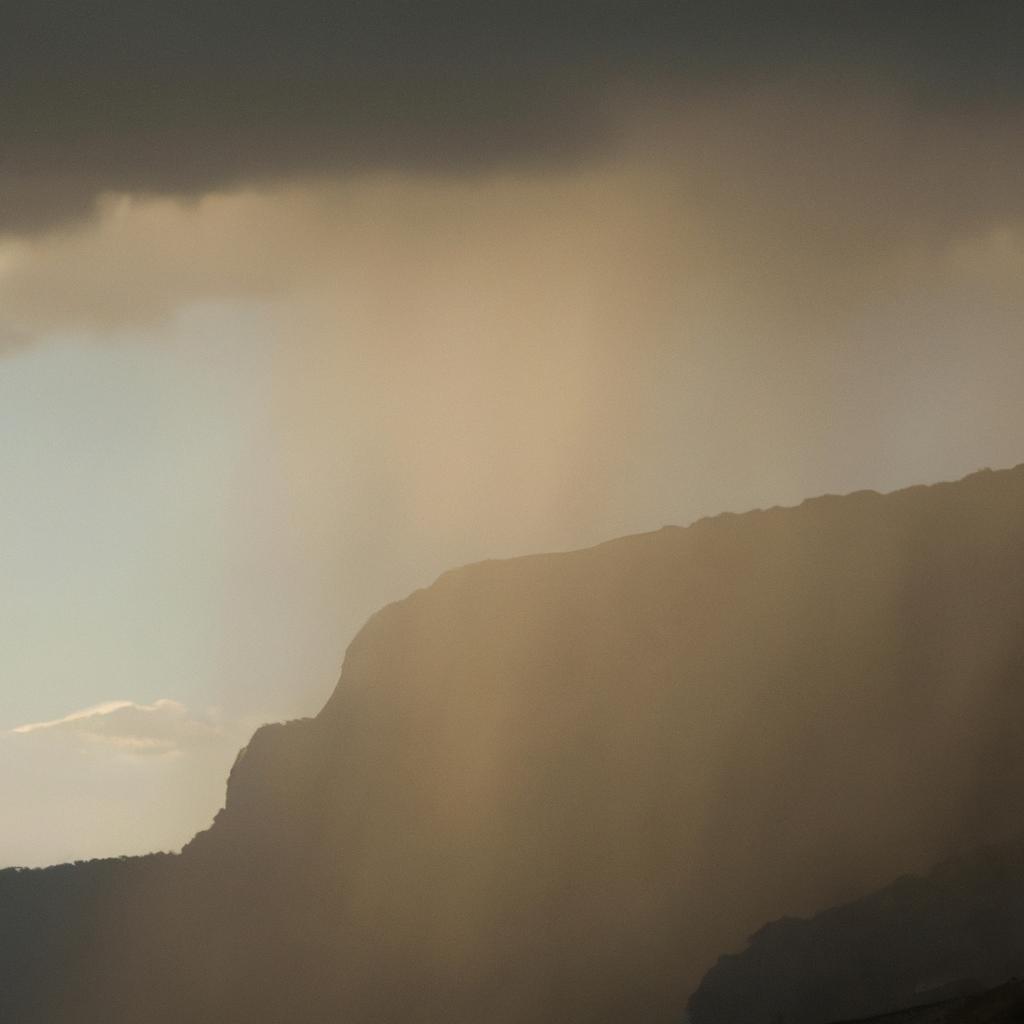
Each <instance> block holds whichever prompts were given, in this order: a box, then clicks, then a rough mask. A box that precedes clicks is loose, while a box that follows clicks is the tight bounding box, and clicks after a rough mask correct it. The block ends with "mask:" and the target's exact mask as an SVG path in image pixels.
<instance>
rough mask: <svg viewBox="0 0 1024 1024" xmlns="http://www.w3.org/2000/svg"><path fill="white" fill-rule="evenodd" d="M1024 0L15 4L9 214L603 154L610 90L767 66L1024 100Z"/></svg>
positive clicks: (763, 73) (743, 77)
mask: <svg viewBox="0 0 1024 1024" xmlns="http://www.w3.org/2000/svg"><path fill="white" fill-rule="evenodd" d="M1022 36H1024V5H1021V4H1020V3H1018V2H1016V0H1003V2H990V3H984V2H977V0H974V2H967V0H960V2H957V3H943V2H940V0H929V2H924V0H905V2H893V0H885V2H873V0H861V2H850V3H840V2H835V3H829V2H823V0H818V2H815V3H803V4H793V3H786V4H770V3H756V4H755V3H727V2H722V0H714V2H711V0H705V2H700V3H685V2H677V3H668V2H656V0H544V2H536V0H535V2H523V0H519V2H512V0H493V2H481V0H475V2H470V0H439V2H435V3H427V2H409V0H404V2H403V0H349V2H345V3H341V2H327V0H293V2H290V3H286V2H278V3H272V2H268V0H257V2H251V3H243V2H239V0H220V2H216V0H178V2H173V0H107V2H103V0H50V2H47V0H34V2H21V3H18V4H6V5H4V10H3V12H2V13H0V82H2V87H0V123H2V132H3V136H2V150H0V228H6V229H13V230H27V229H32V228H36V227H40V226H44V225H46V224H52V223H57V222H60V221H62V220H66V219H69V218H72V217H74V216H76V215H80V214H82V213H84V212H85V211H87V210H88V209H89V208H90V206H91V204H92V202H93V200H94V198H95V196H96V195H98V194H99V193H101V192H104V191H134V192H156V193H168V194H183V195H187V194H199V193H202V192H204V191H207V190H209V189H212V188H217V187H223V186H229V185H232V184H237V183H240V182H259V181H267V180H274V179H280V178H284V177H289V176H294V175H302V174H321V173H328V174H337V173H352V172H356V171H360V170H378V169H389V168H391V169H400V170H405V171H421V170H430V171H434V172H440V173H471V172H473V171H475V170H479V169H480V168H488V167H501V166H505V165H509V164H517V165H538V164H539V165H541V166H544V165H547V164H550V163H559V162H564V161H567V160H576V159H580V158H582V157H585V156H586V155H587V154H590V153H593V152H594V151H595V150H599V149H601V148H602V147H604V146H606V145H607V144H608V143H609V141H610V138H611V134H612V129H611V122H610V120H609V118H608V101H609V99H610V98H613V97H615V96H621V95H623V94H629V95H632V96H640V97H643V96H645V95H648V94H656V95H659V96H669V97H673V98H678V97H680V96H682V97H688V96H691V95H703V94H706V93H707V92H708V91H715V90H719V89H722V88H727V89H731V88H735V87H745V86H748V85H751V84H763V83H765V82H767V81H781V82H784V83H787V84H789V85H792V84H793V82H794V81H796V82H801V81H802V80H803V76H808V78H807V81H808V84H809V85H810V86H811V87H813V85H814V84H815V83H818V82H821V81H823V80H824V81H827V82H830V83H832V85H833V86H834V85H836V84H837V83H838V84H840V85H841V84H842V83H843V82H844V81H845V80H846V79H847V78H850V79H856V80H857V81H858V82H861V80H863V79H866V80H868V81H870V82H874V83H895V84H896V85H898V86H899V87H900V88H901V89H902V90H904V91H905V92H906V93H907V94H908V95H909V96H910V97H911V99H912V101H913V102H915V103H921V104H925V105H929V106H937V107H940V108H948V107H952V108H954V109H956V110H958V111H962V112H964V113H966V114H967V115H970V114H971V113H972V112H978V111H980V112H984V113H986V114H991V113H992V112H994V111H995V112H998V111H999V110H1000V109H1005V108H1006V107H1007V106H1016V105H1017V104H1018V102H1019V100H1020V97H1021V94H1022V73H1021V69H1020V62H1019V61H1018V59H1017V56H1018V55H1017V52H1016V51H1017V42H1018V40H1019V39H1020V38H1021V37H1022Z"/></svg>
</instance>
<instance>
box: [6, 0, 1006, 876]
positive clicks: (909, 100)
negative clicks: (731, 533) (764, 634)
mask: <svg viewBox="0 0 1024 1024" xmlns="http://www.w3.org/2000/svg"><path fill="white" fill-rule="evenodd" d="M118 6H119V5H117V4H105V5H103V7H102V10H100V7H99V5H96V6H93V5H89V4H81V3H76V4H70V3H67V4H65V3H57V4H48V5H45V6H44V5H37V4H29V5H20V7H19V9H18V10H14V8H13V5H11V8H12V9H11V10H9V11H8V10H5V11H4V12H3V14H2V15H0V66H3V67H4V69H5V71H4V74H5V76H6V78H5V85H4V88H3V90H2V93H0V96H2V99H0V116H2V117H3V120H4V124H5V147H4V154H3V161H2V163H0V197H2V198H0V231H2V232H3V233H2V235H0V346H2V348H0V351H2V354H0V480H2V484H3V491H2V503H0V524H2V528H0V680H2V682H0V687H2V689H0V694H2V698H3V699H2V701H0V816H2V817H0V820H2V822H3V824H4V829H3V832H2V833H0V836H2V838H0V864H3V863H44V862H50V861H54V860H59V859H65V858H74V857H84V856H95V855H99V854H108V853H118V852H137V851H141V850H147V849H153V848H173V847H177V846H178V845H180V844H181V843H182V842H183V841H184V840H185V839H187V838H188V836H189V835H190V834H191V833H192V832H193V831H194V830H195V829H196V828H198V827H202V826H204V825H205V824H206V823H207V822H208V821H209V819H210V817H211V816H212V814H213V812H214V811H215V810H216V808H217V807H218V806H219V804H220V801H221V800H222V795H223V780H224V776H225V774H226V771H227V768H228V767H229V766H230V763H231V760H232V758H233V756H234V753H235V751H236V750H237V748H238V747H239V746H240V745H241V744H242V743H244V742H245V739H246V737H247V735H248V733H249V732H251V730H252V728H253V726H254V725H255V724H258V723H259V722H260V721H263V720H266V719H276V718H281V717H288V716H297V715H303V714H312V713H315V712H316V711H317V710H318V709H319V707H320V705H321V704H322V702H323V701H324V699H325V698H326V696H327V695H328V693H329V692H330V690H331V687H332V685H333V682H334V679H335V677H336V675H337V671H338V669H339V667H340V662H341V657H342V654H343V651H344V648H345V645H346V644H347V642H348V640H349V639H350V637H351V635H352V633H353V632H354V630H355V629H356V628H358V626H359V624H360V623H361V622H362V621H363V619H365V617H366V616H367V615H368V614H369V613H371V612H372V611H373V610H374V609H375V608H376V607H377V606H379V605H380V604H381V603H382V602H384V601H386V600H389V599H391V598H394V597H399V596H401V595H402V594H403V593H405V592H406V591H408V590H409V589H410V588H412V587H415V586H421V585H424V584H426V583H428V582H429V581H430V580H431V579H432V578H433V577H434V576H436V575H437V574H438V573H439V572H441V571H442V570H443V569H445V568H447V567H449V566H451V565H453V564H458V563H462V562H466V561H470V560H476V559H479V558H485V557H493V556H505V555H510V554H515V553H521V552H527V551H532V550H538V549H550V548H564V547H572V546H580V545H585V544H589V543H592V542H595V541H598V540H601V539H604V538H607V537H610V536H614V535H617V534H620V533H625V532H630V531H638V530H645V529H651V528H656V527H658V526H661V525H662V524H664V523H669V522H671V523H685V522H689V521H691V520H692V519H694V518H696V517H698V516H700V515H704V514H709V513H714V512H717V511H720V510H723V509H733V510H743V509H747V508H751V507H757V506H766V505H772V504H777V503H794V502H797V501H799V500H800V499H801V498H802V497H805V496H807V495H810V494H815V493H820V492H825V491H833V492H835V491H848V490H853V489H857V488H861V487H873V488H877V489H891V488H894V487H898V486H901V485H905V484H909V483H914V482H920V481H929V480H936V479H941V478H951V477H957V476H960V475H963V474H964V473H966V472H969V471H971V470H973V469H975V468H978V467H980V466H983V465H991V466H1006V465H1012V464H1015V463H1017V462H1020V461H1022V460H1024V412H1022V403H1021V402H1020V398H1019V395H1020V390H1021V382H1022V381H1024V189H1022V187H1021V184H1020V173H1019V168H1020V166H1021V161H1022V158H1024V152H1022V150H1024V142H1022V141H1021V140H1022V139H1024V133H1022V129H1024V102H1022V97H1024V84H1022V72H1021V70H1020V63H1019V61H1018V60H1017V58H1016V55H1015V53H1014V47H1015V41H1016V40H1018V39H1019V38H1020V37H1021V33H1022V31H1024V25H1022V24H1021V19H1022V16H1024V15H1022V8H1021V7H1020V5H1019V4H1016V3H970V4H967V3H958V4H952V3H942V2H940V0H935V2H932V3H928V4H925V3H917V2H906V3H902V4H898V5H897V4H891V3H888V4H878V3H871V2H864V3H858V4H828V5H825V4H803V5H801V4H784V5H767V4H721V3H719V4H715V5H710V4H705V5H702V4H680V3H675V4H671V5H670V4H664V5H659V4H654V3H643V2H642V3H639V4H637V3H635V2H634V3H632V4H628V5H626V4H623V5H618V4H615V3H609V2H603V3H601V2H597V0H580V2H576V3H572V4H570V3H561V4H560V3H551V2H550V0H549V2H548V3H546V4H543V5H540V4H538V5H530V4H523V3H517V4H515V5H512V4H502V3H499V4H492V5H483V4H470V3H461V2H457V0H448V2H446V3H443V4H440V5H431V6H430V7H429V12H430V13H429V14H428V13H426V12H427V11H428V8H427V7H426V6H423V7H422V8H414V9H407V8H405V7H402V8H399V6H398V5H396V4H389V3H386V4H381V3H380V2H374V3H370V2H369V0H366V2H365V3H356V4H349V5H335V4H319V3H315V2H312V0H306V2H303V3H299V4H291V5H287V6H285V5H280V6H278V5H272V4H269V3H261V4H247V5H244V7H243V5H240V4H235V3H224V4H220V5H216V7H215V8H212V7H211V6H210V5H206V4H198V3H196V4H188V3H185V4H175V5H170V4H164V3H161V2H159V0H154V2H153V3H150V4H145V5H140V4H138V3H135V2H134V0H133V3H131V4H128V3H127V2H125V3H124V4H123V8H124V9H123V10H118V9H117V8H118ZM897 12H898V13H897ZM112 26H113V27H116V31H113V30H112ZM81 712H88V713H87V714H81ZM26 726H38V727H36V728H28V729H26V728H25V727H26Z"/></svg>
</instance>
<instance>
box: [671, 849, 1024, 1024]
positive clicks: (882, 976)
mask: <svg viewBox="0 0 1024 1024" xmlns="http://www.w3.org/2000/svg"><path fill="white" fill-rule="evenodd" d="M1011 977H1024V841H1018V842H1014V843H1008V844H1005V845H1002V846H997V847H987V848H984V849H982V850H978V851H975V852H973V853H972V854H970V855H969V856H965V857H958V858H954V859H951V860H948V861H946V862H944V863H943V864H941V865H939V866H938V867H937V868H935V869H933V870H932V871H931V872H929V873H928V874H927V875H925V876H905V877H903V878H900V879H898V880H897V881H895V882H893V883H891V884H890V885H888V886H886V887H885V888H883V889H881V890H879V891H878V892H875V893H872V894H870V895H868V896H865V897H863V898H862V899H859V900H856V901H854V902H852V903H850V904H847V905H845V906H841V907H836V908H833V909H829V910H827V911H824V912H822V913H820V914H817V915H815V916H814V917H813V918H811V919H809V920H798V919H792V918H787V919H783V920H780V921H775V922H773V923H772V924H769V925H767V926H765V927H764V928H762V929H761V930H760V931H758V932H757V934H756V935H754V936H753V938H752V939H751V941H750V945H749V946H748V948H747V949H746V950H745V951H744V952H743V953H742V954H740V955H738V956H725V957H722V958H721V959H720V960H719V962H718V963H717V964H716V966H715V967H714V968H713V969H712V970H711V971H710V972H709V973H708V974H707V976H706V977H705V978H704V980H703V981H702V982H701V985H700V987H699V988H698V989H697V991H696V992H695V993H694V995H693V998H692V999H691V1001H690V1007H689V1011H690V1019H691V1021H692V1024H734V1022H736V1021H743V1022H744V1024H761V1022H763V1024H775V1022H777V1021H780V1020H781V1021H785V1022H786V1024H821V1021H823V1020H838V1019H840V1018H842V1019H844V1020H847V1019H853V1018H858V1019H861V1018H867V1017H868V1016H869V1015H871V1014H882V1013H884V1012H885V1011H887V1010H891V1009H892V1008H893V1007H898V1006H913V1005H915V1004H922V1003H923V1004H929V1005H932V1004H937V1003H940V1001H942V1000H943V999H944V998H950V997H953V996H956V995H957V994H958V993H969V992H978V991H982V990H985V989H988V988H993V987H996V986H1000V985H1001V983H1004V982H1005V981H1006V979H1007V978H1011ZM1011 989H1016V1000H1015V1005H1016V1006H1017V1008H1018V1009H1019V1010H1021V1016H1019V1017H1018V1018H1016V1019H1018V1020H1024V986H1022V985H1020V984H1017V985H1016V986H1011ZM1000 991H1002V992H1003V994H1004V995H1005V994H1006V993H1007V992H1009V991H1010V989H1000ZM968 1002H970V1000H968V999H967V998H966V996H965V997H963V998H960V999H959V1000H957V999H953V1000H952V1001H951V1002H944V1003H942V1005H943V1006H944V1007H945V1009H944V1011H943V1012H947V1011H949V1012H951V1011H952V1009H954V1008H956V1009H957V1012H958V1013H959V1012H961V1010H962V1009H963V1006H965V1005H967V1003H968ZM982 1002H986V1001H984V1000H983V1001H982ZM997 1002H998V1000H997ZM920 1012H922V1013H923V1012H924V1011H923V1010H922V1011H920ZM886 1019H889V1018H886ZM900 1019H901V1020H902V1019H903V1018H902V1017H900ZM955 1019H959V1018H955ZM967 1019H970V1018H967ZM1007 1019H1008V1018H1007ZM907 1020H916V1018H915V1017H913V1016H908V1017H907Z"/></svg>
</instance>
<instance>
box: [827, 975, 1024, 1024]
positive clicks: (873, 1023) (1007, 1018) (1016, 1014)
mask: <svg viewBox="0 0 1024 1024" xmlns="http://www.w3.org/2000/svg"><path fill="white" fill-rule="evenodd" d="M1022 1021H1024V982H1020V981H1010V982H1006V983H1005V984H1003V985H999V986H997V987H996V988H994V989H990V990H988V991H985V992H977V993H973V994H971V995H964V996H957V997H954V998H952V999H945V1000H943V1001H942V1002H939V1003H928V1004H925V1005H918V1006H913V1007H909V1008H907V1009H905V1010H897V1011H895V1012H893V1013H886V1014H883V1015H882V1016H880V1017H871V1018H862V1019H861V1020H857V1021H840V1022H837V1024H1021V1022H1022Z"/></svg>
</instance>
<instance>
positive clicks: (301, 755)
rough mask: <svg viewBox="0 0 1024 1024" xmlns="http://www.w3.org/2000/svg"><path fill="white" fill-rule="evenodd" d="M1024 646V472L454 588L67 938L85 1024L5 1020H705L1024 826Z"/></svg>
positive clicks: (246, 760)
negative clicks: (756, 973) (949, 862)
mask: <svg viewBox="0 0 1024 1024" xmlns="http://www.w3.org/2000/svg"><path fill="white" fill-rule="evenodd" d="M1022 623H1024V468H1018V469H1017V470H1012V471H1006V472H1001V473H990V472H985V473H981V474H976V475H975V476H972V477H969V478H968V479H967V480H965V481H962V482H960V483H958V484H949V485H938V486H935V487H930V488H913V489H910V490H908V491H903V492H899V493H896V494H893V495H888V496H879V495H877V494H874V493H859V494H854V495H850V496H847V497H843V498H832V497H828V498H819V499H815V500H812V501H809V502H805V503H804V504H803V505H802V506H800V507H799V508H795V509H785V510H783V509H777V510H769V511H764V512H755V513H750V514H747V515H743V516H722V517H718V518H716V519H713V520H706V521H702V522H700V523H697V524H695V525H694V526H692V527H689V528H687V529H676V528H669V529H665V530H662V531H659V532H657V533H653V534H647V535H642V536H636V537H629V538H624V539H622V540H618V541H614V542H611V543H609V544H605V545H602V546H600V547H597V548H593V549H590V550H587V551H580V552H572V553H568V554H560V555H545V556H535V557H529V558H522V559H516V560H512V561H506V562H491V563H483V564H480V565H475V566H470V567H468V568H465V569H460V570H456V571H454V572H452V573H448V574H446V575H445V576H443V577H441V578H440V579H439V580H438V581H437V583H435V584H434V585H433V586H432V587H430V588H428V589H426V590H423V591H419V592H417V593H415V594H413V595H412V596H410V597H409V598H407V599H406V600H404V601H401V602H398V603H397V604H394V605H391V606H389V607H388V608H386V609H384V610H383V611H381V612H380V613H378V614H377V615H376V616H375V617H374V618H373V619H371V621H370V622H369V623H368V624H367V626H366V627H365V628H364V629H363V631H362V632H361V633H360V635H359V636H358V637H357V639H356V640H355V641H354V642H353V644H352V646H351V648H350V650H349V652H348V654H347V656H346V660H345V665H344V669H343V672H342V676H341V680H340V682H339V684H338V687H337V690H336V692H335V694H334V696H333V697H332V698H331V700H330V701H329V702H328V704H327V706H326V707H325V708H324V709H323V711H322V712H321V713H320V715H318V716H317V717H316V718H315V719H311V720H304V721H301V722H296V723H289V724H287V725H283V726H269V727H266V728H264V729H262V730H260V731H259V732H258V733H257V734H256V736H255V737H254V738H253V740H252V742H251V743H250V744H249V746H248V747H247V748H246V750H245V751H244V752H243V753H242V755H240V757H239V760H238V762H237V763H236V765H235V768H234V769H233V771H232V775H231V779H230V783H229V787H228V796H227V802H226V807H225V809H224V811H222V812H221V814H220V815H219V816H218V819H217V821H216V822H215V824H214V826H213V827H212V828H211V829H210V830H209V831H207V832H205V833H202V834H201V835H200V836H197V837H196V839H195V840H194V841H193V842H192V843H191V844H190V845H189V846H188V847H187V848H186V849H185V851H184V852H183V853H182V855H181V856H180V857H177V858H169V859H167V860H166V861H161V862H160V863H159V864H158V865H155V866H153V867H152V868H151V869H147V871H146V872H143V873H140V872H138V871H136V872H134V873H129V872H126V871H120V872H114V875H116V876H117V878H116V879H114V880H112V881H110V882H109V884H108V885H107V890H106V893H107V894H106V896H105V898H104V899H100V900H96V901H94V902H92V903H90V904H89V906H88V907H86V908H85V909H82V910H81V911H75V912H74V914H75V915H76V921H77V922H78V923H77V924H76V928H78V931H77V932H76V934H79V933H80V934H81V935H83V936H85V938H83V939H82V940H81V941H80V942H79V943H78V944H77V945H76V944H73V943H72V944H70V945H69V944H68V943H66V942H58V941H57V940H56V939H55V938H54V936H53V934H52V933H51V932H49V931H47V930H46V929H45V928H44V929H41V930H40V929H37V930H35V931H34V932H33V937H32V941H33V943H35V945H34V946H33V949H34V950H35V952H34V953H32V954H28V955H30V956H33V957H35V959H36V961H39V962H42V961H43V960H45V958H46V957H53V958H55V959H54V963H55V964H58V965H57V966H55V967H54V968H53V969H54V970H55V971H58V970H60V971H63V972H64V975H65V976H66V977H69V978H76V979H79V987H78V988H77V989H76V990H75V991H73V992H71V993H69V994H68V996H67V999H68V1001H69V1002H68V1004H67V1005H73V1006H74V1007H75V1010H74V1013H71V1012H70V1011H68V1010H65V1009H62V1008H61V1007H60V1006H55V1005H54V1004H53V1002H52V1000H50V1002H49V1003H48V1002H47V997H46V994H45V993H40V991H38V990H37V989H32V988H31V986H32V985H34V984H35V983H34V982H31V981H25V980H24V979H23V978H22V977H21V976H20V975H18V973H17V972H14V971H13V970H7V971H6V975H3V974H0V993H4V992H6V995H0V1000H3V999H5V998H6V999H9V1000H12V999H18V1000H20V1001H19V1002H18V1003H17V1005H18V1006H19V1007H20V1008H21V1009H20V1010H19V1014H20V1016H19V1017H17V1018H10V1017H4V1019H5V1020H7V1019H12V1020H23V1021H35V1020H46V1021H48V1022H50V1024H55V1022H60V1021H64V1020H67V1021H72V1020H74V1021H75V1022H76V1024H82V1022H86V1021H91V1020H97V1021H99V1020H104V1021H109V1020H111V1019H124V1020H129V1019H130V1020H133V1021H135V1020H139V1021H142V1020H151V1021H153V1022H154V1024H163V1022H164V1021H167V1022H170V1021H180V1020H182V1019H189V1020H193V1021H207V1020H209V1021H224V1020H246V1021H257V1022H259V1021H268V1022H269V1021H281V1020H295V1021H307V1020H308V1021H314V1020H316V1021H319V1020H336V1019H339V1018H341V1019H346V1020H348V1021H353V1022H358V1021H367V1022H369V1021H374V1022H376V1021H381V1020H395V1021H403V1022H405V1021H424V1022H426V1021H441V1020H443V1021H446V1022H453V1024H458V1022H462V1021H465V1022H466V1024H469V1022H474V1024H479V1022H480V1021H487V1022H502V1021H510V1022H511V1021H516V1022H537V1024H540V1022H551V1024H554V1022H558V1024H566V1022H571V1021H588V1022H591V1021H592V1022H597V1021H605V1020H607V1021H612V1020H623V1019H630V1020H650V1021H662V1020H666V1021H668V1020H678V1018H679V1015H680V1012H681V1008H682V1007H683V1006H684V1005H685V1003H686V998H687V996H688V994H689V993H690V991H692V989H693V988H694V986H695V985H696V983H697V981H698V980H699V978H700V976H701V975H702V974H703V973H704V971H705V970H706V969H707V968H708V967H709V966H710V965H711V964H712V963H713V962H714V959H715V957H716V956H717V955H718V954H719V953H721V952H722V951H723V950H728V949H735V948H737V947H738V946H739V945H740V944H741V943H742V941H743V939H744V937H745V936H746V935H749V934H750V933H751V932H752V931H753V930H754V928H756V927H757V926H758V925H759V924H760V923H761V922H763V921H765V920H770V919H773V918H776V917H779V916H781V915H783V914H787V913H789V914H791V913H808V912H811V911H814V910H816V909H819V908H821V907H823V906H828V905H831V904H834V903H836V902H839V901H842V900H847V899H850V898H852V897H854V896H857V895H859V894H860V893H863V892H865V891H868V890H870V889H871V888H873V887H876V886H878V885H880V884H883V883H884V882H886V881H888V880H889V879H890V878H892V877H894V876H896V875H898V874H900V873H903V872H906V871H908V870H920V869H922V868H924V867H926V866H927V865H928V864H930V863H934V862H937V861H939V860H941V859H942V858H944V857H945V856H947V855H948V854H950V853H953V852H956V851H957V850H959V849H961V848H966V847H971V846H974V845H976V844H978V843H981V842H985V841H988V840H992V839H997V838H999V837H1001V836H1003V835H1005V834H1007V833H1009V832H1011V831H1015V830H1017V829H1019V828H1021V827H1022V826H1024V814H1022V812H1021V810H1020V807H1019V801H1018V794H1019V792H1020V788H1021V783H1022V782H1024V751H1022V749H1021V745H1020V744H1019V742H1018V737H1017V723H1018V722H1019V721H1020V720H1021V715H1022V712H1024V686H1022V685H1021V683H1022V681H1024V631H1022V629H1021V625H1022ZM23 874H24V873H23ZM129 874H131V875H132V877H130V878H129V877H128V875H129ZM122 876H123V877H122ZM51 877H55V876H51V875H48V874H47V873H45V872H44V873H42V874H38V875H37V874H33V875H32V876H31V880H29V877H28V875H25V879H24V880H22V881H17V885H22V886H25V885H29V884H31V885H32V886H36V887H41V888H46V887H47V886H48V885H49V884H50V883H49V882H46V881H45V879H47V878H51ZM14 884H15V883H13V882H12V883H11V885H14ZM19 891H20V890H19ZM0 936H2V938H0V942H2V949H3V950H5V951H6V950H7V949H8V948H15V947H16V945H17V943H18V942H19V937H18V930H17V927H16V926H15V925H9V924H8V922H7V920H6V915H5V917H4V919H3V920H2V921H0ZM7 962H8V963H11V962H13V961H10V960H8V961H7ZM58 962H59V963H58ZM2 970H4V969H3V968H0V971H2ZM26 986H29V989H26ZM11 1005H14V1004H13V1003H12V1004H11ZM36 1005H38V1006H40V1007H42V1009H40V1010H39V1015H38V1016H32V1015H31V1012H30V1011H29V1010H28V1009H26V1007H32V1006H36ZM112 1006H113V1007H117V1008H118V1010H117V1013H119V1014H120V1016H118V1015H117V1013H115V1014H114V1015H111V1007H112ZM3 1009H4V1005H3V1003H2V1002H0V1016H2V1015H3ZM133 1014H134V1015H133ZM140 1014H141V1016H140Z"/></svg>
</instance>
